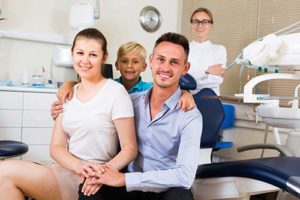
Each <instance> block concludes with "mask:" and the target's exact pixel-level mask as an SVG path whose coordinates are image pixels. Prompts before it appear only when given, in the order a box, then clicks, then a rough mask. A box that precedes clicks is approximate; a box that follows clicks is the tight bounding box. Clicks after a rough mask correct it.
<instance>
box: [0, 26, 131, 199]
mask: <svg viewBox="0 0 300 200" xmlns="http://www.w3.org/2000/svg"><path fill="white" fill-rule="evenodd" d="M106 46H107V45H106V39H105V37H104V36H103V35H102V33H101V32H99V31H98V30H97V29H93V28H91V29H84V30H82V31H80V32H79V33H78V34H77V36H76V37H75V40H74V43H73V47H72V57H73V65H74V69H75V71H76V72H77V74H78V75H79V77H80V78H81V82H80V83H79V84H77V85H75V86H74V96H73V98H72V100H70V101H68V102H67V103H65V105H64V113H63V114H61V115H59V116H58V118H56V120H55V125H54V128H53V132H52V138H51V144H50V154H51V157H52V158H53V159H54V160H55V161H56V164H52V165H41V164H37V163H33V162H30V161H21V160H5V161H0V199H3V200H4V199H5V200H18V199H22V200H23V199H24V195H26V196H30V197H32V198H34V199H38V200H46V199H48V200H61V199H62V200H77V199H78V189H79V184H80V183H82V182H83V181H84V179H85V178H87V177H90V176H93V175H94V173H95V172H94V171H92V168H93V169H97V171H98V172H100V173H101V172H103V170H104V167H103V165H102V164H104V163H106V162H108V163H110V164H111V165H113V166H114V167H115V168H116V169H117V170H120V169H122V168H124V167H125V166H127V165H128V164H129V162H131V161H132V160H133V159H134V158H135V157H136V155H137V142H136V137H135V127H134V118H133V115H134V113H133V108H132V103H131V100H130V97H129V95H128V93H127V91H126V90H125V88H124V87H123V86H122V85H121V84H118V83H117V82H114V81H113V80H109V79H106V78H104V77H103V76H102V75H101V65H102V64H103V63H104V62H105V60H106V58H107V49H106ZM120 99H121V100H120ZM118 140H119V141H118ZM118 144H120V147H121V150H120V151H119V152H118V151H117V149H118ZM105 188H106V186H103V187H102V188H101V190H100V192H102V191H103V190H104V191H105ZM99 189H100V186H97V187H91V188H88V190H89V191H92V193H95V192H97V191H98V190H99ZM104 199H106V198H105V197H104V198H103V200H104Z"/></svg>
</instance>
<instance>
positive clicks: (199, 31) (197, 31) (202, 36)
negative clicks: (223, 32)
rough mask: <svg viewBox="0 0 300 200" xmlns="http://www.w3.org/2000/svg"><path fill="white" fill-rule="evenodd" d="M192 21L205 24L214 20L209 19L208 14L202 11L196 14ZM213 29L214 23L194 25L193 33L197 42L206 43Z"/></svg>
mask: <svg viewBox="0 0 300 200" xmlns="http://www.w3.org/2000/svg"><path fill="white" fill-rule="evenodd" d="M191 20H192V21H194V20H195V21H197V20H198V21H201V22H203V20H204V21H206V20H209V21H212V19H211V18H210V17H209V15H208V14H207V13H206V12H203V11H200V12H196V13H195V14H194V15H193V16H192V17H191ZM212 28H213V25H212V23H206V24H204V23H195V24H194V23H192V33H193V35H194V37H195V40H196V41H198V42H204V41H206V40H207V37H208V34H209V32H210V31H211V29H212Z"/></svg>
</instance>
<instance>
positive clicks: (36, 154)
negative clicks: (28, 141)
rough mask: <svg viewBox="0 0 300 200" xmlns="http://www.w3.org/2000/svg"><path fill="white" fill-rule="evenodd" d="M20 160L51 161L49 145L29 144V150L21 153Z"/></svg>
mask: <svg viewBox="0 0 300 200" xmlns="http://www.w3.org/2000/svg"><path fill="white" fill-rule="evenodd" d="M22 160H31V161H34V162H40V163H51V162H52V159H51V157H50V153H49V145H34V144H32V145H29V150H28V152H27V153H26V154H24V155H22Z"/></svg>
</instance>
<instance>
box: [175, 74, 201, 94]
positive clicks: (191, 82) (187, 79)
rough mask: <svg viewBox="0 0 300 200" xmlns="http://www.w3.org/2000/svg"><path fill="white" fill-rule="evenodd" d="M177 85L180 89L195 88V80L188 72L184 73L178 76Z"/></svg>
mask: <svg viewBox="0 0 300 200" xmlns="http://www.w3.org/2000/svg"><path fill="white" fill-rule="evenodd" d="M179 86H180V88H181V89H182V90H195V89H196V88H197V82H196V80H195V79H194V77H192V76H191V75H190V74H186V75H184V76H182V77H181V78H180V80H179Z"/></svg>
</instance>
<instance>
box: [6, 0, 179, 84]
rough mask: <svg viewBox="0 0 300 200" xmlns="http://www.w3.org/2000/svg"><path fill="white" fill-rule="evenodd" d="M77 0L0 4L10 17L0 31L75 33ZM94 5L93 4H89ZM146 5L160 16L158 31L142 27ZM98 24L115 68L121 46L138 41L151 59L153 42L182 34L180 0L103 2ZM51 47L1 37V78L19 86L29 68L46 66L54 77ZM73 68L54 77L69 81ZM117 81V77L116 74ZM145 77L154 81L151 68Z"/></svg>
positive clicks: (11, 0)
mask: <svg viewBox="0 0 300 200" xmlns="http://www.w3.org/2000/svg"><path fill="white" fill-rule="evenodd" d="M76 2H77V1H75V0H65V1H61V0H43V1H40V0H26V1H20V0H2V11H3V16H4V17H5V18H6V19H7V20H5V21H2V22H1V24H0V30H1V28H13V29H20V30H25V31H30V32H33V33H45V34H49V33H55V34H63V35H72V33H73V32H74V31H72V30H71V28H70V27H69V25H68V15H69V9H70V8H71V6H72V5H74V4H75V3H76ZM90 2H91V3H93V4H95V1H94V0H90ZM147 5H153V6H155V7H156V8H158V10H159V11H160V12H161V14H162V18H163V21H162V26H161V28H160V29H159V30H158V31H156V32H154V33H147V32H145V31H144V30H143V29H142V28H141V26H140V24H139V20H138V18H139V12H140V10H141V9H142V8H143V7H144V6H147ZM100 6H101V8H100V9H101V10H100V20H97V21H96V27H97V28H98V29H100V30H101V31H102V32H103V33H104V35H105V36H106V38H107V40H108V51H109V58H108V63H112V64H114V62H115V59H116V52H117V49H118V47H119V45H120V44H122V43H125V42H127V41H130V40H134V41H137V42H140V43H141V44H143V45H144V46H145V48H146V49H147V52H148V55H149V53H150V51H151V50H152V47H153V45H154V42H155V40H156V39H157V38H158V37H159V36H160V35H161V34H163V33H165V32H169V31H173V32H177V31H178V30H180V28H179V26H178V24H179V21H180V20H179V19H180V18H181V15H180V7H181V0H164V1H159V0H151V1H150V0H122V1H117V0H109V1H101V0H100ZM53 47H54V45H53V44H49V43H48V44H47V43H38V42H31V41H23V40H15V39H4V38H1V37H0V79H10V80H13V81H14V82H15V83H16V84H18V83H20V79H21V76H22V71H23V69H24V68H27V69H29V72H30V73H31V74H32V73H34V72H35V71H41V68H42V67H45V68H46V72H48V74H50V69H51V68H50V65H51V54H52V50H53ZM72 71H73V70H70V69H63V68H54V70H53V73H54V74H53V76H54V79H70V78H71V77H73V72H72ZM114 75H115V77H118V76H119V74H118V73H116V72H114ZM143 78H144V79H145V80H147V81H151V80H152V78H151V73H150V69H149V68H148V69H147V71H146V72H145V73H144V74H143Z"/></svg>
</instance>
